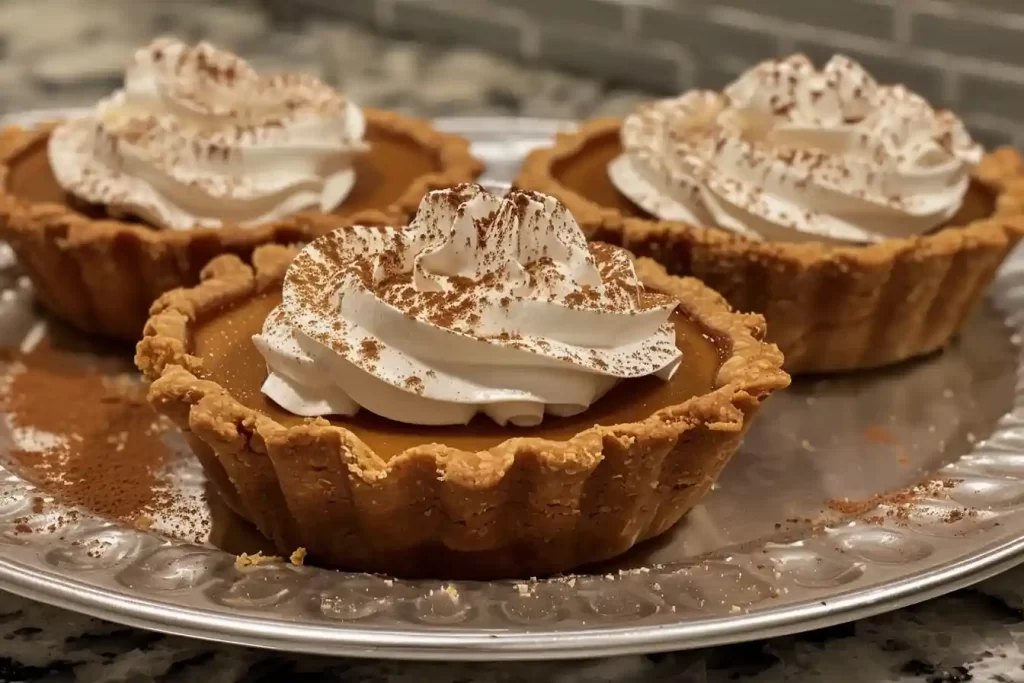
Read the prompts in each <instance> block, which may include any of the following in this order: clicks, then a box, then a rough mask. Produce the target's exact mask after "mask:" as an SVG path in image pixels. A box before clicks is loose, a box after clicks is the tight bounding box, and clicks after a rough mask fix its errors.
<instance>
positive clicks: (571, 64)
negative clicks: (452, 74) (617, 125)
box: [263, 0, 1024, 146]
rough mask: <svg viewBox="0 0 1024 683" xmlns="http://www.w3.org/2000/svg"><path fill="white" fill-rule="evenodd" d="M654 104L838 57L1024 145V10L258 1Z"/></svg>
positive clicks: (845, 3)
mask: <svg viewBox="0 0 1024 683" xmlns="http://www.w3.org/2000/svg"><path fill="white" fill-rule="evenodd" d="M263 1H264V2H265V3H266V4H267V5H268V7H269V8H270V9H271V10H272V11H274V12H276V13H279V14H281V15H283V16H287V17H292V18H296V17H299V16H308V15H309V14H310V13H311V12H313V13H316V12H319V13H324V14H329V15H332V16H336V17H342V18H349V19H353V20H358V21H361V22H364V23H366V24H369V25H372V26H373V27H375V28H377V29H378V30H381V31H384V32H390V33H395V34H398V35H403V36H409V37H414V38H420V39H425V40H433V41H438V42H442V43H448V44H466V45H472V46H475V47H481V48H484V49H488V50H493V51H494V52H496V53H499V54H501V55H504V56H510V57H515V58H519V59H524V60H528V61H537V62H541V63H544V64H546V65H550V66H554V67H560V68H564V69H567V70H573V71H578V72H581V73H585V74H587V75H592V76H598V77H600V78H603V79H605V80H608V81H610V82H614V83H616V84H620V85H628V86H632V87H638V88H642V89H646V90H648V91H651V92H652V93H675V92H679V91H682V90H685V89H688V88H692V87H708V88H717V87H721V86H722V85H723V84H725V83H726V82H727V81H728V80H729V79H731V78H733V77H734V76H735V75H736V74H737V73H739V72H740V71H742V70H743V69H745V68H746V67H748V66H749V65H751V64H753V63H754V62H756V61H758V60H761V59H765V58H768V57H775V56H783V55H787V54H790V53H792V52H794V51H802V52H805V53H807V54H808V55H809V56H811V57H813V58H814V59H816V60H819V61H820V60H823V59H826V58H827V57H828V56H829V55H831V54H833V53H835V52H843V53H845V54H847V55H849V56H851V57H853V58H855V59H857V60H859V61H861V62H862V63H863V64H864V65H865V66H866V67H867V68H869V69H870V70H871V71H872V72H873V73H874V74H875V76H876V77H877V78H879V79H880V80H883V81H898V82H903V83H906V84H907V85H908V86H910V87H911V88H913V89H915V90H917V91H919V92H920V93H921V94H922V95H924V96H926V97H928V98H929V99H931V100H932V101H933V102H934V103H936V104H938V105H941V106H945V107H950V108H952V109H954V110H955V111H957V112H958V113H959V114H960V115H961V116H962V117H963V118H964V119H965V120H966V121H967V122H968V125H969V126H970V127H971V129H972V130H973V132H974V133H975V135H976V136H977V137H978V138H979V139H980V140H982V141H983V142H985V143H988V144H1002V143H1008V142H1009V143H1014V144H1017V145H1021V146H1024V0H263Z"/></svg>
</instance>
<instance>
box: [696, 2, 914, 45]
mask: <svg viewBox="0 0 1024 683" xmlns="http://www.w3.org/2000/svg"><path fill="white" fill-rule="evenodd" d="M899 1H900V0H893V2H892V3H891V4H890V3H884V4H883V3H881V2H870V1H867V0H840V1H838V2H837V1H836V0H716V2H715V4H717V5H718V6H720V7H722V6H726V7H735V8H737V9H743V10H748V11H750V12H756V13H759V14H765V15H767V16H771V17H774V18H776V19H782V20H784V21H790V22H794V23H800V24H806V25H809V26H818V27H822V28H830V29H837V30H840V31H849V32H851V33H859V34H861V35H865V36H878V37H891V36H892V35H893V33H894V30H895V26H896V22H895V19H894V16H893V15H894V12H895V7H896V3H897V2H899ZM904 1H906V0H904Z"/></svg>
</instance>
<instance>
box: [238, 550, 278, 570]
mask: <svg viewBox="0 0 1024 683" xmlns="http://www.w3.org/2000/svg"><path fill="white" fill-rule="evenodd" d="M281 559H282V558H280V557H278V556H277V555H264V554H263V551H262V550H259V551H257V552H255V553H253V554H252V555H250V554H249V553H242V554H241V555H239V556H238V557H236V558H235V568H236V569H245V568H247V567H259V566H260V565H264V564H271V563H273V562H280V561H281Z"/></svg>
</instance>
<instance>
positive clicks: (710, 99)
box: [608, 55, 982, 243]
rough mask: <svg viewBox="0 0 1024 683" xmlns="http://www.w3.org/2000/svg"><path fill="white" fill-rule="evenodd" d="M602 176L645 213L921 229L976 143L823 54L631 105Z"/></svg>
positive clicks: (940, 217) (899, 91) (918, 102)
mask: <svg viewBox="0 0 1024 683" xmlns="http://www.w3.org/2000/svg"><path fill="white" fill-rule="evenodd" d="M621 138H622V146H623V149H624V153H623V154H622V155H621V156H619V157H618V158H617V159H615V160H614V161H613V162H612V163H611V164H610V165H609V168H608V172H609V175H610V177H611V180H612V182H613V183H614V184H615V186H616V187H617V188H618V189H619V191H620V192H622V193H623V194H624V195H626V196H627V197H629V198H630V199H631V200H632V201H633V202H635V203H636V204H637V205H639V206H640V207H641V208H643V209H644V210H645V211H647V212H648V213H650V214H652V215H654V216H656V217H658V218H660V219H663V220H675V221H684V222H687V223H690V224H692V225H700V226H705V227H720V228H725V229H727V230H731V231H733V232H736V233H739V234H741V235H744V236H746V237H748V238H751V239H755V240H773V241H774V240H778V241H803V240H823V241H830V242H855V243H867V242H878V241H881V240H884V239H891V238H898V237H907V236H911V235H915V234H921V233H924V232H927V231H929V230H932V229H934V228H936V227H938V226H940V225H941V224H942V223H944V222H945V221H947V220H948V219H949V218H951V217H952V216H953V215H954V214H955V213H956V212H957V211H958V210H959V209H960V206H961V204H962V203H963V197H964V194H965V192H966V191H967V187H968V184H969V182H970V172H971V169H972V167H973V166H974V165H975V164H977V163H978V162H979V161H980V159H981V156H982V149H981V148H980V147H979V146H978V145H976V144H975V143H974V142H973V140H972V139H971V137H970V136H969V135H968V133H967V131H966V129H965V128H964V125H963V123H962V122H961V121H960V120H959V119H958V118H956V117H955V116H954V115H953V114H951V113H950V112H948V111H936V110H935V109H933V108H932V107H931V106H930V105H929V104H928V103H927V102H926V101H925V100H924V99H922V98H921V97H920V96H918V95H916V94H914V93H912V92H910V91H909V90H907V89H906V88H904V87H903V86H898V85H896V86H888V85H879V84H878V83H876V82H875V81H874V80H873V79H872V78H871V76H870V75H868V73H867V72H866V71H865V70H864V69H863V68H862V67H861V66H860V65H858V64H856V63H855V62H853V61H851V60H850V59H847V58H845V57H842V56H837V57H834V58H833V59H832V60H831V61H829V63H828V64H827V65H826V66H825V68H824V69H821V70H817V69H815V67H814V65H813V64H812V63H811V62H810V60H808V59H807V58H806V57H804V56H802V55H797V56H794V57H790V58H788V59H785V60H781V61H768V62H764V63H762V64H760V65H758V66H756V67H755V68H753V69H751V70H750V71H748V72H747V73H745V74H744V75H742V76H740V77H739V79H738V80H736V82H734V83H733V84H731V85H730V86H728V87H727V88H726V89H725V91H724V93H717V92H709V91H691V92H688V93H686V94H684V95H682V96H680V97H678V98H673V99H666V100H660V101H657V102H653V103H650V104H646V105H643V106H641V107H640V108H639V109H638V110H637V111H635V112H634V113H633V114H632V115H630V116H629V117H627V118H626V120H625V121H624V122H623V125H622V131H621Z"/></svg>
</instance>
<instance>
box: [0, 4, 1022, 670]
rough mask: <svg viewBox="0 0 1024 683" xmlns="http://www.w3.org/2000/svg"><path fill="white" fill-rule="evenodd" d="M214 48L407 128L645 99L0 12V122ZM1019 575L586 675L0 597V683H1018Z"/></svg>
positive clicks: (366, 52)
mask: <svg viewBox="0 0 1024 683" xmlns="http://www.w3.org/2000/svg"><path fill="white" fill-rule="evenodd" d="M163 33H169V34H175V35H178V36H181V37H184V38H188V39H198V38H208V39H210V40H211V41H212V42H214V43H216V44H218V45H221V46H223V47H225V48H229V49H232V50H235V51H238V52H240V53H242V54H244V55H246V56H248V57H250V58H251V59H252V60H253V62H254V63H256V64H257V65H259V66H274V67H277V68H294V69H301V70H305V71H309V72H312V73H316V74H318V75H319V76H321V77H322V78H324V79H325V80H327V81H329V82H331V83H333V84H335V85H337V86H339V87H340V88H342V89H343V90H344V91H345V92H346V93H347V94H348V95H350V96H351V97H352V98H353V99H354V100H355V101H357V102H359V103H361V104H363V105H370V106H379V107H387V108H392V109H398V110H401V111H405V112H409V113H414V114H419V115H423V116H449V115H455V114H462V115H496V114H498V115H521V116H538V117H556V118H584V117H588V116H595V115H616V114H621V113H623V112H625V111H627V110H628V109H630V108H631V107H632V106H633V105H634V104H635V103H636V102H637V101H640V100H642V99H643V98H644V94H643V93H640V92H634V91H625V90H616V89H609V88H607V87H605V86H603V85H602V84H600V83H598V82H597V81H594V80H592V79H587V78H581V77H577V76H572V75H567V74H564V73H558V72H555V71H550V70H545V69H541V68H531V67H526V66H522V65H517V64H513V63H510V62H507V61H505V60H502V59H499V58H496V57H492V56H489V55H486V54H483V53H480V52H476V51H472V50H462V49H446V48H439V47H436V46H424V45H421V44H416V43H410V42H402V41H397V40H393V39H387V38H382V37H379V36H375V35H373V34H371V33H368V32H366V31H365V30H363V29H359V28H356V27H353V26H348V25H344V24H335V23H331V22H326V21H322V20H316V21H315V22H314V21H311V22H308V23H306V24H304V25H294V26H285V27H280V26H278V27H273V28H272V27H271V26H270V22H269V20H268V18H267V16H266V15H265V14H264V13H263V12H261V10H260V9H259V7H258V6H257V5H255V4H251V3H250V2H246V1H245V0H237V1H236V2H231V3H224V4H213V3H210V2H190V1H188V0H179V2H174V3H167V2H164V3H157V2H141V1H138V0H90V1H89V2H85V1H84V0H81V1H75V0H5V1H4V2H2V3H0V109H2V111H4V112H13V111H19V110H24V109H28V108H37V107H60V106H70V105H86V104H89V103H90V102H92V101H94V100H95V99H96V98H98V97H100V96H102V95H103V94H105V93H107V92H109V91H110V90H111V89H112V88H114V87H115V86H116V85H117V83H118V81H119V78H120V72H121V69H122V66H123V64H124V62H125V59H126V58H127V56H128V55H129V54H130V53H131V51H132V50H133V49H134V48H135V47H136V46H138V45H140V44H142V43H144V42H145V41H147V40H148V39H149V38H151V37H152V36H154V35H158V34H163ZM1022 610H1024V570H1017V571H1013V572H1009V573H1007V574H1004V575H1002V576H1000V577H997V578H995V579H992V580H989V581H988V582H986V583H983V584H981V585H980V586H979V587H977V589H974V590H965V591H960V592H957V593H954V594H952V595H949V596H946V597H943V598H939V599H936V600H933V601H930V602H927V603H925V604H922V605H918V606H915V607H910V608H907V609H904V610H901V611H898V612H894V613H891V614H887V615H883V616H878V617H875V618H872V619H867V620H864V621H860V622H856V623H853V624H848V625H844V626H838V627H834V628H831V629H827V630H824V631H817V632H812V633H809V634H805V635H801V636H792V637H785V638H777V639H773V640H769V641H764V642H756V643H749V644H744V645H737V646H728V647H721V648H714V649H708V650H701V651H696V652H684V653H675V654H667V655H651V656H635V657H617V658H613V659H606V660H599V661H592V662H583V663H579V662H567V663H548V664H545V663H508V664H456V663H443V664H415V663H393V662H380V661H372V660H344V659H327V658H317V657H310V656H297V657H291V656H287V655H280V654H275V653H268V652H263V651H257V650H250V649H246V648H240V647H233V646H220V645H215V644H210V643H205V642H200V641H193V640H187V639H184V638H177V637H171V636H163V635H160V634H156V633H150V632H147V631H141V630H137V629H131V628H126V627H122V626H118V625H115V624H110V623H106V622H101V621H97V620H94V619H90V618H88V617H83V616H80V615H76V614H73V613H70V612H66V611H63V610H60V609H56V608H52V607H48V606H44V605H41V604H37V603H33V602H30V601H28V600H24V599H21V598H18V597H15V596H12V595H7V594H3V593H0V681H80V682H82V683H88V682H91V681H144V680H153V679H156V680H160V681H167V682H173V681H187V680H192V679H194V678H196V677H201V678H202V679H203V680H204V681H206V682H207V683H220V682H221V681H249V682H258V681H270V680H288V681H294V680H311V681H312V680H326V681H332V680H337V681H350V682H353V683H358V682H363V681H365V682H369V681H381V682H385V683H399V682H402V681H409V682H410V683H411V682H414V681H415V682H416V683H430V682H434V681H437V682H441V681H482V682H491V681H493V682H495V683H497V682H502V683H515V682H518V681H551V680H554V681H560V682H562V683H574V682H576V681H580V682H583V681H606V682H616V683H617V682H622V683H625V682H627V681H641V680H642V681H673V682H676V683H690V682H693V683H703V682H705V681H706V682H710V683H713V682H715V681H725V680H757V681H821V682H823V683H825V682H827V683H834V682H838V681H894V682H895V681H900V682H911V681H921V682H937V681H968V680H970V681H1004V682H1005V681H1024V652H1022V650H1021V643H1022V639H1024V628H1022V619H1024V612H1022Z"/></svg>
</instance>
